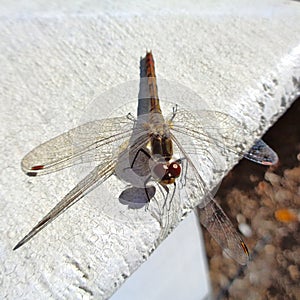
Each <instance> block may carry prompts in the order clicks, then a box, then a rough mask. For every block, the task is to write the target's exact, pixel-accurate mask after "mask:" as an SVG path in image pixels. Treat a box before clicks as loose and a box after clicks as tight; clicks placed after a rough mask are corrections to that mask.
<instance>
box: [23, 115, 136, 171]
mask: <svg viewBox="0 0 300 300" xmlns="http://www.w3.org/2000/svg"><path fill="white" fill-rule="evenodd" d="M133 125H134V122H133V121H132V120H130V119H129V118H127V117H126V116H124V117H119V118H111V119H103V120H98V121H94V122H89V123H86V124H83V125H81V126H79V127H76V128H73V129H71V130H69V131H68V132H65V133H63V134H61V135H59V136H57V137H55V138H53V139H51V140H49V141H47V142H45V143H43V144H41V145H39V146H38V147H36V148H35V149H33V150H32V151H31V152H29V153H28V154H27V155H26V156H25V157H24V158H23V160H22V163H21V166H22V169H23V171H24V172H25V173H26V174H27V175H29V176H37V175H44V174H48V173H52V172H56V171H58V170H61V169H64V168H67V167H70V166H72V165H75V164H80V163H84V162H91V161H102V160H103V159H105V158H106V157H107V156H111V154H112V151H113V150H115V151H117V148H115V149H114V147H118V145H120V141H122V140H123V139H124V138H126V137H129V136H130V134H131V132H132V128H133ZM114 142H115V143H116V145H112V143H114Z"/></svg>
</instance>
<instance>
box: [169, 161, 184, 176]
mask: <svg viewBox="0 0 300 300" xmlns="http://www.w3.org/2000/svg"><path fill="white" fill-rule="evenodd" d="M168 172H169V173H170V174H171V177H172V178H177V177H179V175H180V173H181V167H180V165H179V163H177V162H172V163H171V164H170V165H169V168H168Z"/></svg>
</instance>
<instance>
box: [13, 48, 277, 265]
mask: <svg viewBox="0 0 300 300" xmlns="http://www.w3.org/2000/svg"><path fill="white" fill-rule="evenodd" d="M140 65H141V84H140V91H139V96H138V99H139V102H138V112H137V118H135V117H133V116H132V115H131V114H128V115H125V116H120V117H114V118H107V119H101V120H96V121H92V122H88V123H85V124H83V125H80V126H78V127H76V128H73V129H71V130H69V131H68V132H65V133H63V134H61V135H59V136H57V137H54V138H53V139H51V140H49V141H47V142H45V143H43V144H41V145H39V146H38V147H36V148H35V149H33V150H32V151H31V152H29V153H28V154H27V155H26V156H25V157H24V158H23V160H22V163H21V167H22V170H23V171H24V172H25V174H26V175H28V176H33V177H35V176H40V175H46V174H50V173H53V172H57V171H60V170H62V169H65V168H69V167H72V166H74V165H78V164H82V163H88V162H91V161H97V165H96V167H94V169H93V170H92V171H91V172H90V173H89V174H88V175H87V176H86V177H85V178H83V179H82V180H81V181H80V182H79V183H78V184H77V185H76V186H75V187H74V188H73V189H72V190H71V191H70V192H69V193H68V194H67V195H66V196H65V197H63V199H62V200H61V201H60V202H58V204H57V205H56V206H55V207H54V208H53V209H52V210H50V211H49V212H48V213H47V214H46V215H45V216H44V217H43V218H42V219H41V220H40V221H39V222H38V223H37V224H36V225H35V226H34V227H33V228H32V230H31V231H30V232H29V233H28V234H27V235H25V237H24V238H23V239H21V240H20V241H19V242H18V243H17V245H16V246H15V247H14V250H16V249H18V248H20V247H21V246H22V245H24V244H25V243H27V242H28V241H29V240H31V239H32V238H33V237H34V236H35V235H36V234H37V233H38V232H40V231H41V230H42V229H43V228H45V227H46V226H47V225H49V224H50V223H51V222H52V221H53V220H54V219H56V218H57V217H58V216H59V215H61V214H62V213H63V212H65V211H66V210H67V209H69V208H70V207H71V206H72V205H74V204H75V203H76V202H78V201H79V200H80V199H82V198H83V197H85V196H86V195H87V194H88V193H90V192H91V191H92V190H94V189H95V188H96V187H98V186H100V185H102V184H103V183H104V182H106V181H108V180H109V179H110V178H111V177H113V176H115V177H117V178H119V179H120V180H125V181H126V182H128V183H130V184H131V185H132V189H131V191H133V194H134V195H135V194H138V193H140V192H141V191H144V193H143V196H142V197H141V198H143V201H144V202H145V203H151V202H153V199H154V198H155V194H159V193H160V194H163V195H164V197H162V198H160V201H164V203H163V206H162V207H163V209H164V213H167V214H168V212H169V210H170V206H171V205H172V203H173V202H174V198H179V199H180V201H181V202H182V203H181V215H183V213H182V212H185V214H186V212H188V211H190V210H192V209H193V208H194V207H195V206H197V205H198V207H199V208H200V221H201V223H202V225H203V226H204V227H205V228H206V229H207V230H208V231H209V232H210V234H211V235H212V237H213V238H214V239H215V240H216V241H217V242H218V244H219V245H220V246H221V247H222V248H223V250H224V251H225V253H227V254H228V255H229V256H230V257H231V258H233V259H234V260H236V261H237V262H238V263H240V264H246V263H247V262H248V259H249V251H248V249H247V246H246V244H245V243H244V241H243V240H242V238H241V236H240V235H239V233H238V232H237V231H236V229H235V227H234V226H233V224H232V223H231V221H230V220H229V218H228V217H227V216H226V214H225V213H224V211H223V210H222V208H221V207H220V205H219V204H218V203H217V202H216V201H215V200H214V198H213V195H212V194H211V192H210V188H209V185H210V183H209V182H207V181H206V180H205V178H204V177H205V173H206V172H209V171H211V172H213V173H216V174H218V173H220V172H222V171H223V170H220V169H219V168H218V166H219V165H220V163H219V160H220V159H223V158H224V162H228V161H227V156H228V154H231V155H232V156H233V158H232V159H240V158H241V157H242V156H243V155H244V154H245V153H246V151H247V148H246V146H245V145H246V144H247V140H248V139H249V138H250V137H251V132H249V131H247V130H246V129H245V128H244V127H243V126H240V125H241V124H240V123H239V121H237V120H236V119H235V118H233V117H231V116H229V115H227V114H224V113H221V112H217V111H208V110H207V111H199V112H195V113H194V112H191V111H190V110H186V109H184V108H180V107H178V106H177V105H176V104H175V105H174V106H173V108H172V111H171V113H170V115H169V116H167V117H166V118H165V117H164V116H163V114H162V109H161V104H160V100H159V98H158V89H157V80H156V74H155V66H154V59H153V55H152V52H151V51H150V52H147V53H146V56H145V57H144V58H142V59H141V62H140ZM212 120H213V122H212ZM233 128H235V129H236V132H234V133H233V132H232V129H233ZM74 145H76V146H74ZM270 150H272V149H271V148H270V147H269V146H268V145H267V144H265V143H264V142H263V141H261V140H259V141H258V142H257V143H256V144H255V146H254V148H252V149H250V150H249V152H247V153H246V154H245V156H246V157H247V158H248V159H251V160H252V161H255V162H258V163H261V164H266V165H267V164H271V163H272V162H274V161H275V159H276V156H274V153H273V152H272V151H273V150H272V151H271V152H268V151H270ZM175 153H176V155H177V158H175ZM268 153H269V154H268ZM270 153H271V154H270ZM272 155H273V156H272ZM128 173H130V175H128ZM153 184H155V186H156V189H155V188H153V186H152V185H153ZM171 190H172V191H171ZM157 191H158V192H157ZM128 195H129V196H127V198H128V197H130V195H131V196H132V193H129V194H128ZM133 197H134V196H133ZM125 198H126V197H125ZM158 198H159V197H158ZM129 201H130V199H129ZM167 202H168V205H167V204H166V203H167ZM142 204H143V203H142ZM176 209H178V207H177V208H176ZM177 213H178V214H180V213H179V210H178V212H177ZM166 226H169V225H166Z"/></svg>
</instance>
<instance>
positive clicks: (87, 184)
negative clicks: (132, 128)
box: [14, 127, 148, 250]
mask: <svg viewBox="0 0 300 300" xmlns="http://www.w3.org/2000/svg"><path fill="white" fill-rule="evenodd" d="M136 133H137V134H139V139H138V140H136V143H135V144H134V145H131V144H130V143H129V142H127V143H126V142H125V143H124V141H123V145H126V146H124V148H123V149H122V151H115V152H114V153H111V155H110V156H105V157H103V161H102V162H101V164H100V165H98V166H97V167H95V168H94V170H93V171H92V172H91V173H89V174H88V175H87V176H86V177H85V178H84V179H83V180H81V181H80V182H79V183H78V184H77V185H76V186H75V187H74V188H73V189H72V190H71V191H70V192H69V193H68V194H67V195H66V196H65V197H64V198H63V199H62V200H61V201H60V202H59V203H58V204H57V205H56V206H55V207H54V208H53V209H52V210H51V211H50V212H49V213H48V214H47V215H46V216H44V217H43V219H42V220H41V221H39V222H38V224H37V225H36V226H34V227H33V229H32V230H31V231H30V232H29V233H28V234H27V235H26V236H25V237H24V238H23V239H22V240H21V241H20V242H19V243H18V244H17V245H16V246H15V247H14V250H16V249H18V248H19V247H21V246H22V245H24V244H25V243H26V242H28V241H29V240H30V239H31V238H32V237H34V236H35V235H36V234H37V233H38V232H39V231H41V230H42V229H43V228H45V227H46V226H47V225H48V224H50V223H51V222H52V221H53V220H54V219H56V218H57V217H58V216H59V215H60V214H62V213H63V212H64V211H66V210H67V209H68V208H69V207H71V206H72V205H73V204H75V203H76V202H77V201H79V200H80V199H81V198H83V197H84V196H85V195H87V194H88V193H89V192H91V191H92V190H93V189H95V188H96V187H97V186H99V185H100V184H102V183H103V182H104V181H105V180H107V179H108V178H109V177H110V176H111V175H113V174H115V170H116V165H117V164H120V165H124V166H126V167H128V166H130V161H129V160H128V151H129V150H130V152H131V151H132V152H137V151H138V150H139V149H140V148H141V147H143V145H145V143H147V139H148V136H147V135H146V134H145V132H144V131H143V128H142V127H141V128H138V129H136ZM123 140H124V139H123ZM119 142H122V140H121V141H119Z"/></svg>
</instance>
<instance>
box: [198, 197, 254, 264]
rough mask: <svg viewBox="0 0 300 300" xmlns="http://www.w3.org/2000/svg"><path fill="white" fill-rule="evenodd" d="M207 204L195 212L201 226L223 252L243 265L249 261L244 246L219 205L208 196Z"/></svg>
mask: <svg viewBox="0 0 300 300" xmlns="http://www.w3.org/2000/svg"><path fill="white" fill-rule="evenodd" d="M208 197H210V198H211V199H210V201H208V204H207V205H206V206H204V207H202V208H200V207H198V209H197V212H198V215H199V219H200V222H201V224H202V225H203V226H204V227H205V228H206V229H207V230H208V232H209V233H210V234H211V236H212V237H213V238H214V239H215V241H216V242H217V243H218V244H219V245H220V246H221V247H222V249H223V250H224V252H225V253H226V254H227V255H229V256H230V257H231V258H233V259H234V260H236V261H237V262H238V263H239V264H241V265H245V264H246V263H247V262H248V260H249V252H248V249H247V246H246V244H245V243H244V241H243V240H242V238H241V237H240V235H239V234H238V232H237V231H236V230H235V228H234V226H233V225H232V223H231V221H230V220H229V218H228V217H227V216H226V214H225V213H224V211H223V210H222V208H221V207H220V205H219V204H218V203H217V202H216V201H215V200H214V199H213V198H212V197H211V196H210V195H208Z"/></svg>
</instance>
